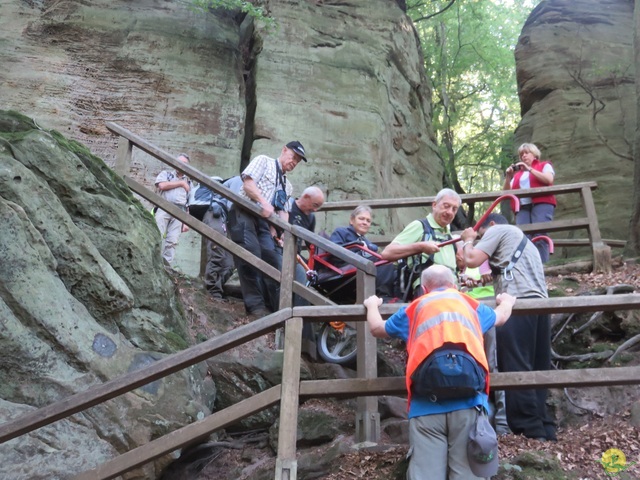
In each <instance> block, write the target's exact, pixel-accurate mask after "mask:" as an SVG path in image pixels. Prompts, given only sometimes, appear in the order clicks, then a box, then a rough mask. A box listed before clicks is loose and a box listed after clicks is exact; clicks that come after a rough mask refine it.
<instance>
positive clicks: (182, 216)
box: [123, 177, 280, 282]
mask: <svg viewBox="0 0 640 480" xmlns="http://www.w3.org/2000/svg"><path fill="white" fill-rule="evenodd" d="M123 180H124V182H125V183H126V184H127V186H128V187H129V188H130V189H131V190H132V191H134V192H135V193H137V194H138V195H140V196H141V197H143V198H146V199H147V200H149V201H150V202H152V203H154V204H155V205H158V207H159V208H161V209H162V210H164V211H166V212H168V213H169V214H171V215H172V216H174V217H175V218H177V219H178V220H180V221H181V222H183V223H186V224H187V225H189V228H192V229H193V230H195V231H196V232H198V233H200V234H201V235H204V236H205V237H206V238H208V239H209V240H212V241H214V242H215V243H216V244H218V245H220V246H221V247H222V248H224V249H225V250H227V251H228V252H230V253H231V254H232V255H234V256H236V257H240V258H242V259H243V260H246V261H248V262H250V263H251V264H252V265H254V266H255V267H256V268H259V269H260V270H261V271H262V272H263V273H266V274H267V275H268V276H269V277H271V278H273V279H274V280H275V281H276V282H280V271H279V270H278V269H277V268H274V267H272V266H271V265H269V264H268V263H267V262H265V261H264V260H262V259H261V258H258V257H256V256H255V255H253V254H252V253H251V252H249V251H248V250H245V249H244V248H242V247H240V246H239V245H238V244H237V243H235V242H234V241H232V240H230V239H228V238H227V237H226V236H224V235H222V234H221V233H219V232H216V231H215V230H214V229H213V228H211V227H210V226H209V225H207V224H206V223H203V222H201V221H199V220H198V219H197V218H195V217H193V216H191V215H189V214H188V213H187V212H184V211H182V210H181V209H180V208H178V207H176V206H175V205H174V204H173V203H171V202H167V201H166V200H165V199H164V198H162V197H161V196H160V195H157V194H155V193H154V192H152V191H151V190H148V189H147V188H146V187H144V186H142V185H140V184H139V183H138V182H136V181H135V180H132V179H131V178H129V177H124V178H123Z"/></svg>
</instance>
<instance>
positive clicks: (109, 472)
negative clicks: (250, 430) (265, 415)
mask: <svg viewBox="0 0 640 480" xmlns="http://www.w3.org/2000/svg"><path fill="white" fill-rule="evenodd" d="M279 399H280V386H279V385H278V386H275V387H271V388H270V389H268V390H265V391H264V392H260V393H258V394H256V395H254V396H253V397H250V398H248V399H246V400H242V401H241V402H238V403H236V404H234V405H232V406H230V407H228V408H225V409H224V410H221V411H219V412H216V413H213V414H211V415H209V416H208V417H206V418H205V419H203V420H200V421H198V422H195V423H192V424H190V425H187V426H186V427H182V428H180V429H178V430H174V431H173V432H171V433H168V434H167V435H164V436H162V437H160V438H158V439H157V440H153V441H151V442H149V443H147V444H145V445H142V446H140V447H138V448H134V449H133V450H129V451H128V452H127V453H124V454H122V455H120V456H118V457H115V458H113V459H111V460H109V461H108V462H106V463H103V464H102V465H100V466H99V467H98V468H96V469H94V470H89V471H86V472H84V473H81V474H79V475H76V476H75V477H73V478H74V480H95V479H110V478H115V477H117V476H119V475H121V474H123V473H125V472H128V471H130V470H133V469H134V468H136V467H139V466H141V465H144V464H145V463H148V462H150V461H151V460H154V459H156V458H159V457H161V456H163V455H166V454H168V453H171V452H173V451H174V450H176V449H178V448H181V447H184V446H187V445H190V444H193V443H196V442H198V441H200V440H203V439H205V438H206V437H208V436H209V435H211V434H212V433H213V432H215V431H216V430H220V429H222V428H225V427H228V426H229V425H233V424H234V423H236V422H238V421H239V420H242V419H243V418H246V417H248V416H250V415H253V414H255V413H258V412H260V411H262V410H264V409H265V408H269V407H271V406H273V405H275V404H276V403H278V400H279Z"/></svg>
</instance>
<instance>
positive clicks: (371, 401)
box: [356, 270, 380, 443]
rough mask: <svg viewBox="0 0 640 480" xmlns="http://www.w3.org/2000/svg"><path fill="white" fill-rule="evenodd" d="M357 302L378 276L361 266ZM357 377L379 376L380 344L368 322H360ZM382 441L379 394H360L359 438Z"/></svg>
mask: <svg viewBox="0 0 640 480" xmlns="http://www.w3.org/2000/svg"><path fill="white" fill-rule="evenodd" d="M356 285H357V288H358V290H357V302H358V303H359V304H362V302H363V301H364V300H365V298H367V297H369V296H371V295H374V294H375V290H376V277H375V276H373V275H367V274H366V273H365V272H363V271H361V270H358V272H357V273H356ZM356 333H357V335H358V357H357V358H358V378H367V379H369V378H376V377H377V376H378V348H377V342H376V338H375V337H374V336H373V335H371V333H370V332H369V326H368V325H367V322H358V324H357V326H356ZM379 441H380V413H379V412H378V397H358V407H357V412H356V442H358V443H360V442H372V443H378V442H379Z"/></svg>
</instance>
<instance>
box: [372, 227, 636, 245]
mask: <svg viewBox="0 0 640 480" xmlns="http://www.w3.org/2000/svg"><path fill="white" fill-rule="evenodd" d="M537 225H544V224H540V223H539V224H537ZM516 226H518V225H516ZM542 230H543V229H541V231H542ZM367 238H368V239H369V240H371V241H372V242H373V243H375V244H376V245H378V246H379V247H386V246H387V245H389V244H390V243H391V242H392V241H393V239H394V238H395V235H367ZM552 240H553V244H554V246H556V247H591V241H590V240H589V239H588V238H552ZM602 242H603V243H604V244H605V245H609V246H610V247H614V248H624V247H625V246H626V244H627V241H626V240H617V239H613V238H609V239H603V240H602Z"/></svg>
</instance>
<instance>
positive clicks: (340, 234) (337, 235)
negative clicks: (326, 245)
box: [329, 225, 378, 252]
mask: <svg viewBox="0 0 640 480" xmlns="http://www.w3.org/2000/svg"><path fill="white" fill-rule="evenodd" d="M329 240H331V241H332V242H333V243H337V244H338V245H346V244H347V243H352V242H360V243H363V244H364V245H365V246H366V247H367V248H368V249H369V250H371V251H372V252H377V251H378V246H377V245H376V244H375V243H371V242H370V241H369V240H368V239H367V237H365V236H364V235H358V234H357V233H356V231H355V229H354V228H353V227H352V226H351V225H349V226H348V227H338V228H336V229H335V230H334V231H333V233H332V234H331V237H329Z"/></svg>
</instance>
